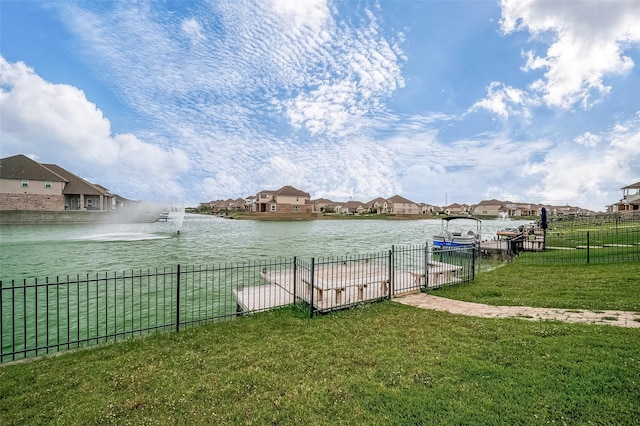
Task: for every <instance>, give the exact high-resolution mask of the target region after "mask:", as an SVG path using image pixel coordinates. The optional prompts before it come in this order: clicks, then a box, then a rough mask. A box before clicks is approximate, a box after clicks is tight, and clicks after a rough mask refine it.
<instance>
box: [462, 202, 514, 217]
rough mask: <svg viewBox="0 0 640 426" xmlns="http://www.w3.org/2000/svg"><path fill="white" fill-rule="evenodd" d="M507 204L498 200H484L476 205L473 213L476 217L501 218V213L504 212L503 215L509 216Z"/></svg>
mask: <svg viewBox="0 0 640 426" xmlns="http://www.w3.org/2000/svg"><path fill="white" fill-rule="evenodd" d="M506 204H507V203H505V202H504V201H500V200H496V199H492V200H483V201H480V202H479V203H478V204H476V205H475V207H474V208H473V211H472V212H471V213H472V214H474V215H476V216H495V217H499V216H501V214H500V213H501V212H503V213H502V214H505V213H506V214H508V213H509V210H508V208H507V207H506Z"/></svg>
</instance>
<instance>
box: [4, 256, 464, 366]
mask: <svg viewBox="0 0 640 426" xmlns="http://www.w3.org/2000/svg"><path fill="white" fill-rule="evenodd" d="M474 265H475V255H474V254H473V251H469V250H459V249H450V250H444V251H443V250H441V251H438V252H432V251H431V248H430V247H428V246H427V245H426V244H425V245H418V246H405V247H393V248H392V250H389V251H388V252H382V253H376V254H369V255H357V256H344V257H335V258H321V259H311V260H310V261H305V260H301V259H297V258H291V259H276V260H271V261H260V262H243V263H232V264H220V265H215V266H188V267H184V266H181V265H177V266H176V267H171V268H162V269H156V270H145V271H142V270H138V271H128V272H120V273H112V274H109V273H103V274H95V275H84V276H75V277H69V276H67V277H56V278H55V279H50V278H45V279H44V280H39V279H32V280H30V279H23V280H21V281H11V282H9V283H7V282H0V362H8V361H13V360H16V359H20V358H25V357H30V356H37V355H42V354H47V353H51V352H57V351H61V350H67V349H72V348H78V347H82V346H87V345H92V344H100V343H107V342H113V341H116V340H121V339H125V338H131V337H136V336H142V335H147V334H151V333H156V332H164V331H180V330H181V329H182V328H184V327H189V326H192V325H197V324H201V323H207V322H214V321H220V320H226V319H233V318H235V317H236V316H237V315H240V314H246V313H252V312H259V311H264V310H268V309H273V308H276V307H280V306H287V305H292V304H296V305H297V306H299V308H300V309H301V310H302V311H303V312H304V313H305V315H309V316H313V315H314V314H316V313H321V312H327V311H331V310H335V309H344V308H348V307H350V306H353V305H356V304H361V303H363V302H371V301H376V300H380V299H384V298H390V297H392V296H393V295H396V294H400V293H405V292H409V291H416V290H420V289H424V288H434V287H440V286H444V285H452V284H455V283H458V282H464V281H470V280H472V279H473V276H474Z"/></svg>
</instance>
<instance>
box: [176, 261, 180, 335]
mask: <svg viewBox="0 0 640 426" xmlns="http://www.w3.org/2000/svg"><path fill="white" fill-rule="evenodd" d="M179 331H180V264H179V263H178V270H177V273H176V333H177V332H179Z"/></svg>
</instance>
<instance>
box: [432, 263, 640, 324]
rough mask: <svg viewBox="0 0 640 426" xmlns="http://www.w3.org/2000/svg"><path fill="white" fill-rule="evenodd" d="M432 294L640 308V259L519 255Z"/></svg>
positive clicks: (508, 301) (572, 306) (510, 302)
mask: <svg viewBox="0 0 640 426" xmlns="http://www.w3.org/2000/svg"><path fill="white" fill-rule="evenodd" d="M433 294H435V295H437V296H443V297H450V298H453V299H459V300H465V301H469V302H478V303H487V304H490V305H506V306H535V307H546V308H564V309H591V310H622V311H632V312H640V262H625V263H617V264H573V265H571V264H569V265H552V264H548V265H530V264H526V263H520V262H519V259H516V261H514V262H513V263H511V264H509V265H506V266H501V267H498V268H495V269H493V270H491V271H489V272H483V273H481V274H477V275H476V278H475V280H474V281H473V282H470V283H467V284H463V285H457V286H452V287H446V288H443V289H441V290H437V291H435V292H434V293H433Z"/></svg>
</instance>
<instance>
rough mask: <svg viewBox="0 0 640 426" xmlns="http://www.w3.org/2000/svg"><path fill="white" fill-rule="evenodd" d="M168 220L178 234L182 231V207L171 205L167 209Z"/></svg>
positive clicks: (180, 205)
mask: <svg viewBox="0 0 640 426" xmlns="http://www.w3.org/2000/svg"><path fill="white" fill-rule="evenodd" d="M169 218H170V220H171V221H172V222H173V224H174V225H175V228H176V231H177V232H178V234H179V233H180V231H181V230H182V222H184V205H182V204H173V205H172V206H171V207H170V208H169Z"/></svg>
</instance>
